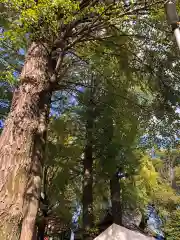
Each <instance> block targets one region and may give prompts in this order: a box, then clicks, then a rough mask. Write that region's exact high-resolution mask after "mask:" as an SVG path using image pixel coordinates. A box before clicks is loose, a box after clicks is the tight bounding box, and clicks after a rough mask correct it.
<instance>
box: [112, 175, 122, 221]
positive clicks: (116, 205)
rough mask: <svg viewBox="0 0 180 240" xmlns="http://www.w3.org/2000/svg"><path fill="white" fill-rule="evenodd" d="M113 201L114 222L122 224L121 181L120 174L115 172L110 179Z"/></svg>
mask: <svg viewBox="0 0 180 240" xmlns="http://www.w3.org/2000/svg"><path fill="white" fill-rule="evenodd" d="M110 191H111V203H112V216H113V222H114V223H116V224H118V225H122V208H121V196H120V182H119V177H118V174H117V173H115V174H114V175H113V176H112V178H111V180H110Z"/></svg>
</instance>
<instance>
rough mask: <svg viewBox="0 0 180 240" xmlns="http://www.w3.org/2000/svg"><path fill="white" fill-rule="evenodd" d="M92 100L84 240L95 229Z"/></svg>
mask: <svg viewBox="0 0 180 240" xmlns="http://www.w3.org/2000/svg"><path fill="white" fill-rule="evenodd" d="M91 105H92V103H91V99H90V106H89V109H88V112H87V113H88V114H87V116H88V119H87V123H86V141H87V142H86V146H85V152H84V161H83V167H84V171H83V199H82V203H83V229H84V238H83V239H91V236H90V235H89V230H90V229H91V228H92V227H93V140H92V138H93V136H92V135H93V112H92V106H91Z"/></svg>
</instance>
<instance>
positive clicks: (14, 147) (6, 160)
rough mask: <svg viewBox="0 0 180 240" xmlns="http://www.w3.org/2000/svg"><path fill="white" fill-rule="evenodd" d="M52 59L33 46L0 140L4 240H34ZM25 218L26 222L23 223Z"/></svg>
mask: <svg viewBox="0 0 180 240" xmlns="http://www.w3.org/2000/svg"><path fill="white" fill-rule="evenodd" d="M50 65H51V64H50V58H49V54H48V52H47V49H46V47H45V46H44V45H42V44H40V43H32V45H31V46H30V48H29V50H28V53H27V56H26V61H25V65H24V67H23V70H22V73H21V77H20V80H21V83H20V86H19V88H18V90H16V91H15V93H14V97H13V102H12V106H11V111H10V114H9V116H8V118H7V120H6V123H5V127H4V129H3V132H2V134H1V137H0V239H3V240H12V239H13V240H16V239H19V235H20V225H21V223H22V225H23V229H22V233H21V240H22V239H23V240H31V239H32V235H33V230H34V225H35V217H36V214H37V209H38V199H39V194H40V186H41V172H42V148H43V147H42V145H41V144H42V143H43V141H44V136H45V132H46V124H47V123H46V120H45V118H46V117H45V115H44V113H45V112H46V111H45V109H46V106H47V101H46V100H47V93H48V92H49V91H50V84H49V77H50V76H49V72H50ZM23 219H24V221H22V220H23Z"/></svg>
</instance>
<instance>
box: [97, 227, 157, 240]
mask: <svg viewBox="0 0 180 240" xmlns="http://www.w3.org/2000/svg"><path fill="white" fill-rule="evenodd" d="M94 240H154V238H153V237H148V236H146V235H144V234H142V233H140V232H136V231H131V230H129V229H127V228H124V227H121V226H119V225H116V224H112V225H111V226H110V227H109V228H107V229H106V230H105V231H104V232H102V233H101V234H100V235H99V236H98V237H96V238H95V239H94Z"/></svg>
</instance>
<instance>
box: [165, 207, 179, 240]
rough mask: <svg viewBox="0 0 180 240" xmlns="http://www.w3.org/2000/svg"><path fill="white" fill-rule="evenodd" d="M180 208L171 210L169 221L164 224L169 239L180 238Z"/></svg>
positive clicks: (175, 239) (176, 239)
mask: <svg viewBox="0 0 180 240" xmlns="http://www.w3.org/2000/svg"><path fill="white" fill-rule="evenodd" d="M179 229H180V210H179V209H177V210H174V211H173V212H170V213H169V215H168V217H167V222H166V224H165V226H164V231H165V236H166V239H167V240H178V239H179V238H180V231H179Z"/></svg>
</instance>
